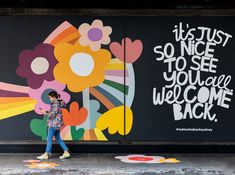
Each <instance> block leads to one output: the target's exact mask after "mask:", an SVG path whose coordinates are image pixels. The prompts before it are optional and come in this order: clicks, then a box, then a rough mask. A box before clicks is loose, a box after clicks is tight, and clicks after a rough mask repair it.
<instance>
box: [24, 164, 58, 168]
mask: <svg viewBox="0 0 235 175" xmlns="http://www.w3.org/2000/svg"><path fill="white" fill-rule="evenodd" d="M25 166H27V167H29V168H38V169H48V168H55V167H57V166H59V164H57V163H54V162H40V163H31V164H26V165H25Z"/></svg>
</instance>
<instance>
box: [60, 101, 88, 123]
mask: <svg viewBox="0 0 235 175" xmlns="http://www.w3.org/2000/svg"><path fill="white" fill-rule="evenodd" d="M69 108H70V111H68V110H67V109H62V114H63V120H64V124H65V125H69V126H77V125H80V124H82V123H83V122H84V121H85V120H86V119H87V114H88V111H87V109H86V108H79V104H78V102H76V101H74V102H72V103H71V104H70V107H69Z"/></svg>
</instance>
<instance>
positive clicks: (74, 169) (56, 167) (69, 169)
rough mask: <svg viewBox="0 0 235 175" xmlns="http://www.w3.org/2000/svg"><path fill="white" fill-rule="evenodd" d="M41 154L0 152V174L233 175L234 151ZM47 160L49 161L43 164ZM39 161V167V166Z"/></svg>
mask: <svg viewBox="0 0 235 175" xmlns="http://www.w3.org/2000/svg"><path fill="white" fill-rule="evenodd" d="M38 155H40V154H36V153H34V154H30V153H27V154H19V153H14V154H0V174H4V175H5V174H11V175H12V174H14V175H20V174H32V175H41V174H45V175H80V174H81V175H95V174H99V175H129V174H130V175H234V174H235V154H162V153H159V154H156V153H154V154H144V155H146V156H162V157H165V158H176V159H177V160H179V161H180V163H161V164H157V163H152V164H147V163H124V162H121V161H120V160H119V159H115V156H126V155H128V154H126V153H123V154H94V153H92V154H87V153H82V154H72V157H71V158H70V159H65V160H60V159H59V158H58V157H59V156H60V154H52V155H51V158H50V159H49V160H45V161H41V162H40V163H26V162H23V160H31V159H33V160H36V156H38ZM43 162H46V163H43ZM38 164H39V166H38Z"/></svg>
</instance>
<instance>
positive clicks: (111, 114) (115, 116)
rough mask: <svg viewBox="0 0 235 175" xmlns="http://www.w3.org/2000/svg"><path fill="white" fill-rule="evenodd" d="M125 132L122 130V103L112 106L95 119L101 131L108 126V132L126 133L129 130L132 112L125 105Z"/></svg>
mask: <svg viewBox="0 0 235 175" xmlns="http://www.w3.org/2000/svg"><path fill="white" fill-rule="evenodd" d="M125 123H126V127H125V128H126V132H124V105H123V106H118V107H116V108H113V109H111V110H109V111H107V112H105V113H103V114H102V115H101V116H100V118H99V119H98V120H97V123H96V127H97V128H98V129H100V130H101V131H103V130H105V129H107V128H108V132H109V133H110V134H115V133H116V132H118V133H119V134H120V135H124V133H126V134H128V133H129V132H130V131H131V128H132V123H133V113H132V111H131V109H130V108H129V107H128V106H126V122H125Z"/></svg>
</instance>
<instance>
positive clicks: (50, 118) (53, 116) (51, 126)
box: [37, 91, 70, 160]
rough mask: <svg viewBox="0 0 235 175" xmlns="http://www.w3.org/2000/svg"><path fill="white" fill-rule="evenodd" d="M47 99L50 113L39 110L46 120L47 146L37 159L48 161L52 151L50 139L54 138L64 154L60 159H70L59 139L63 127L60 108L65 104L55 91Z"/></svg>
mask: <svg viewBox="0 0 235 175" xmlns="http://www.w3.org/2000/svg"><path fill="white" fill-rule="evenodd" d="M48 97H49V99H50V101H51V104H50V111H45V110H43V109H41V111H42V113H43V114H44V116H45V117H46V118H47V125H48V135H47V146H46V151H45V153H44V154H42V155H41V156H38V157H37V159H40V160H43V159H48V155H49V154H51V150H52V138H53V136H55V139H56V141H57V142H58V144H59V145H60V146H61V148H62V149H63V150H64V154H63V155H62V156H60V157H59V158H60V159H65V158H68V157H70V154H69V149H68V147H67V146H66V145H65V143H64V142H63V140H62V139H61V137H60V129H61V127H62V126H63V125H64V123H63V118H62V112H61V107H64V106H65V102H64V101H63V100H60V99H59V98H60V95H59V94H58V93H57V92H56V91H51V92H50V93H49V94H48Z"/></svg>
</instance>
